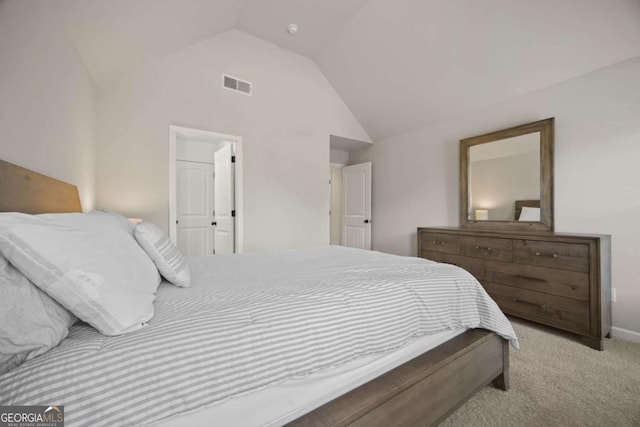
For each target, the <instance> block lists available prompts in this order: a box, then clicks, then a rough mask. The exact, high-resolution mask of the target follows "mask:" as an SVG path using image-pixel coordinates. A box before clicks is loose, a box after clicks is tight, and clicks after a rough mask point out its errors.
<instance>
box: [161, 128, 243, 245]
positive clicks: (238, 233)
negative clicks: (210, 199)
mask: <svg viewBox="0 0 640 427" xmlns="http://www.w3.org/2000/svg"><path fill="white" fill-rule="evenodd" d="M178 136H183V137H190V136H191V137H198V138H203V137H204V138H211V139H216V140H220V139H223V140H225V141H230V142H232V143H233V144H234V145H233V147H234V150H233V151H234V153H233V154H234V156H235V157H236V161H235V173H234V193H235V194H234V197H235V210H236V222H235V236H234V238H235V249H236V253H242V251H243V237H244V233H243V223H244V220H243V218H244V203H243V200H244V198H243V195H242V188H243V185H242V175H243V173H242V172H243V171H242V161H243V155H242V154H243V153H242V137H241V136H237V135H229V134H225V133H219V132H213V131H209V130H204V129H195V128H188V127H183V126H176V125H169V224H168V229H169V238H170V239H171V241H172V242H173V243H174V244H176V241H177V227H176V217H177V213H176V203H177V202H176V160H177V159H176V157H177V156H176V144H177V141H178Z"/></svg>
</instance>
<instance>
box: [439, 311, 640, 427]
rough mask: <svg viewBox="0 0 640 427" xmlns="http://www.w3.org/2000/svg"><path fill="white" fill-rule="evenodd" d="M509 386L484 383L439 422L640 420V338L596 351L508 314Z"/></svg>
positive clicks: (454, 426) (600, 423)
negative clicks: (513, 344)
mask: <svg viewBox="0 0 640 427" xmlns="http://www.w3.org/2000/svg"><path fill="white" fill-rule="evenodd" d="M512 322H513V326H514V328H515V330H516V334H517V335H518V339H519V340H520V347H521V348H520V350H513V349H511V359H510V360H511V388H510V389H509V391H507V392H504V391H501V390H498V389H495V388H493V387H492V386H489V387H485V388H484V389H482V390H481V391H480V392H479V393H478V394H477V395H476V396H474V397H473V398H472V399H471V400H469V401H468V402H467V403H466V404H464V405H463V406H462V407H460V408H459V409H458V410H457V411H456V412H455V413H453V414H452V415H451V416H450V417H449V418H447V419H446V420H445V422H444V423H443V424H442V426H447V427H449V426H451V427H458V426H536V427H538V426H580V427H582V426H598V427H599V426H607V427H609V426H611V427H619V426H640V344H634V343H630V342H627V341H623V340H619V339H616V338H613V339H610V340H606V342H605V350H604V351H596V350H593V349H591V348H589V347H587V346H585V345H583V344H581V343H579V342H578V341H577V340H576V339H574V338H572V337H571V336H569V335H565V334H562V333H558V332H554V331H552V330H551V329H548V328H544V327H541V326H537V325H534V324H532V323H529V322H525V321H522V320H516V319H512Z"/></svg>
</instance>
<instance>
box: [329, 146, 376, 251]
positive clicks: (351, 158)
mask: <svg viewBox="0 0 640 427" xmlns="http://www.w3.org/2000/svg"><path fill="white" fill-rule="evenodd" d="M371 145H372V144H371V143H369V142H365V141H358V140H354V139H349V138H343V137H337V136H335V135H331V138H330V144H329V146H330V154H329V161H330V163H329V194H330V201H329V206H330V207H329V230H330V235H329V242H330V244H332V245H342V246H347V247H353V248H359V249H371V228H372V226H371V224H372V222H371V220H372V218H371V162H370V161H366V160H369V159H370V156H371V153H370V149H371Z"/></svg>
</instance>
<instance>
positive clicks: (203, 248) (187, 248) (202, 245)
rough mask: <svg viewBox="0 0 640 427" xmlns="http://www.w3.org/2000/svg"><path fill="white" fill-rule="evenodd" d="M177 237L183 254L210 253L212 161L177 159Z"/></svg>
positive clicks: (211, 251)
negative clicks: (199, 161)
mask: <svg viewBox="0 0 640 427" xmlns="http://www.w3.org/2000/svg"><path fill="white" fill-rule="evenodd" d="M176 219H177V221H176V237H177V241H178V242H177V243H178V249H180V252H182V253H183V254H184V255H212V254H213V165H212V164H210V163H197V162H187V161H182V160H178V161H176Z"/></svg>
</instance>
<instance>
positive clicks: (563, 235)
mask: <svg viewBox="0 0 640 427" xmlns="http://www.w3.org/2000/svg"><path fill="white" fill-rule="evenodd" d="M421 230H425V231H430V230H432V231H436V232H450V233H456V234H469V235H474V236H498V235H499V236H504V237H510V238H518V237H521V236H524V237H537V238H543V239H544V238H554V237H555V238H583V239H610V238H611V235H610V234H589V233H564V232H556V231H526V230H525V231H522V230H520V231H515V230H514V231H504V230H500V231H491V230H476V229H469V228H460V227H418V231H421Z"/></svg>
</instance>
